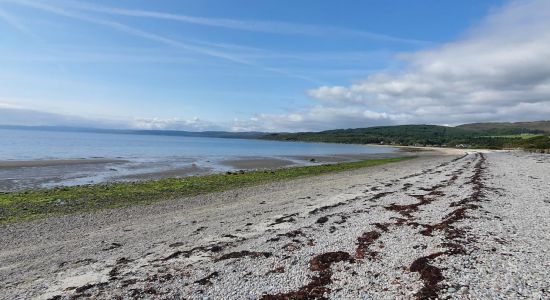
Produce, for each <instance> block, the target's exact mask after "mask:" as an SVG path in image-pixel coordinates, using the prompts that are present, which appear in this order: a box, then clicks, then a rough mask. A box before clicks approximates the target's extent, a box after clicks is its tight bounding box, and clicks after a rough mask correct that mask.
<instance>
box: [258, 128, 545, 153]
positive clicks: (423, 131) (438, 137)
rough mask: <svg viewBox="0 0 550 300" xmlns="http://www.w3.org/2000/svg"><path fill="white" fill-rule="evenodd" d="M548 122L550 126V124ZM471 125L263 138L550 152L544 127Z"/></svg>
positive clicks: (346, 131) (361, 129) (274, 135)
mask: <svg viewBox="0 0 550 300" xmlns="http://www.w3.org/2000/svg"><path fill="white" fill-rule="evenodd" d="M537 123H544V122H537ZM546 123H548V124H550V122H546ZM498 124H508V123H498ZM523 124H525V123H523ZM471 125H472V126H473V127H468V125H463V126H458V127H447V126H437V125H398V126H380V127H368V128H356V129H338V130H327V131H321V132H299V133H273V134H268V135H265V136H263V137H262V138H264V139H269V140H284V141H307V142H328V143H346V144H389V145H407V146H411V145H417V146H443V147H445V146H447V147H456V146H459V147H473V148H493V149H502V148H528V149H550V138H549V137H548V132H547V131H545V130H543V129H541V127H537V129H535V128H528V127H514V126H500V125H499V126H491V125H490V123H486V124H484V125H485V127H482V126H481V125H482V124H481V123H479V124H471ZM474 125H475V126H474ZM524 126H525V125H524Z"/></svg>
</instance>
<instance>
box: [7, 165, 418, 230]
mask: <svg viewBox="0 0 550 300" xmlns="http://www.w3.org/2000/svg"><path fill="white" fill-rule="evenodd" d="M407 159H411V157H400V158H387V159H375V160H362V161H357V162H348V163H339V164H330V165H318V166H306V167H292V168H284V169H276V170H266V171H250V172H244V173H242V172H237V173H231V174H214V175H207V176H192V177H185V178H168V179H161V180H151V181H141V182H133V183H112V184H98V185H83V186H74V187H60V188H53V189H40V190H30V191H23V192H15V193H0V224H9V223H14V222H20V221H25V220H33V219H39V218H45V217H48V216H53V215H64V214H71V213H78V212H86V211H95V210H102V209H109V208H117V207H126V206H131V205H144V204H150V203H154V202H159V201H164V200H171V199H178V198H185V197H192V196H197V195H201V194H207V193H213V192H221V191H227V190H231V189H237V188H242V187H250V186H255V185H259V184H265V183H269V182H275V181H282V180H290V179H294V178H299V177H306V176H317V175H322V174H327V173H331V172H341V171H348V170H355V169H360V168H365V167H373V166H378V165H382V164H387V163H394V162H400V161H403V160H407ZM183 201H184V200H183Z"/></svg>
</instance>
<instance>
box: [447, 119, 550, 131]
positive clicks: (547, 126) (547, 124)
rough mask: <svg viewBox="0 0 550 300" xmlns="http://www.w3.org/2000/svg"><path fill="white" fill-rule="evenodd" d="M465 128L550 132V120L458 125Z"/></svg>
mask: <svg viewBox="0 0 550 300" xmlns="http://www.w3.org/2000/svg"><path fill="white" fill-rule="evenodd" d="M457 127H458V128H463V129H474V130H482V131H490V130H495V131H498V132H500V133H504V132H509V133H510V134H517V133H521V132H525V131H532V132H539V133H546V134H550V121H535V122H517V123H472V124H464V125H460V126H457Z"/></svg>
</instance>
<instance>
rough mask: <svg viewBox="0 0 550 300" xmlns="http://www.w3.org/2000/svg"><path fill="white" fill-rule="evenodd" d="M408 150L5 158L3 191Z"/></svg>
mask: <svg viewBox="0 0 550 300" xmlns="http://www.w3.org/2000/svg"><path fill="white" fill-rule="evenodd" d="M410 155H413V154H412V153H406V152H397V151H396V152H393V153H378V154H371V153H366V154H332V155H295V156H252V157H250V156H244V157H240V156H236V157H226V158H224V157H221V158H193V157H171V158H165V159H164V158H159V159H155V160H143V161H142V160H140V159H137V160H136V159H108V158H89V159H52V160H46V159H42V160H32V161H31V160H25V161H15V160H7V161H6V160H5V161H0V192H18V191H25V190H34V189H43V188H54V187H63V186H78V185H87V184H104V183H117V182H135V181H139V182H141V181H147V180H158V179H164V178H184V177H188V176H200V175H203V176H204V175H210V174H221V173H225V172H235V171H240V170H244V171H253V170H266V169H279V168H284V167H300V166H314V165H320V164H333V163H341V162H354V161H360V160H366V159H381V158H395V157H406V156H410Z"/></svg>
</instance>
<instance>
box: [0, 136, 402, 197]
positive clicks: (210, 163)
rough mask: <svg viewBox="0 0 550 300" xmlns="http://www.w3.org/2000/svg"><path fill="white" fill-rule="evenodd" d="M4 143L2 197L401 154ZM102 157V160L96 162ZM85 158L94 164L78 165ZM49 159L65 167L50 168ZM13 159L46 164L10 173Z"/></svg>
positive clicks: (200, 144) (182, 140)
mask: <svg viewBox="0 0 550 300" xmlns="http://www.w3.org/2000/svg"><path fill="white" fill-rule="evenodd" d="M0 145H1V147H0V191H16V190H24V189H29V188H44V187H53V186H61V185H80V184H92V183H102V182H113V181H132V180H143V179H157V178H165V177H181V176H189V175H202V174H209V173H215V172H224V171H230V170H234V169H237V168H239V167H237V166H235V165H233V166H232V164H231V163H227V162H233V164H234V163H235V161H247V163H246V164H245V165H249V166H254V165H255V166H256V167H250V169H254V168H270V167H275V166H287V165H311V164H316V163H318V162H319V161H321V160H322V159H326V158H327V157H333V158H334V156H339V157H338V159H336V160H333V161H330V160H327V161H326V162H336V161H342V160H343V161H346V160H357V158H356V157H357V156H363V157H364V156H370V155H374V156H376V155H393V152H395V149H393V148H390V147H378V146H363V145H343V144H325V143H301V142H278V141H262V140H249V139H222V138H207V137H181V136H158V135H136V134H115V133H89V132H58V131H33V130H12V129H0ZM346 155H348V156H346ZM310 157H312V158H313V157H316V158H318V161H317V162H310V161H309V158H310ZM97 158H102V159H103V160H101V161H98V162H97V163H89V162H90V160H93V159H97ZM80 159H86V160H85V161H87V162H88V163H87V164H84V163H82V164H81V163H79V162H78V161H77V162H76V163H75V161H74V160H80ZM110 159H112V160H113V161H108V160H110ZM49 160H59V163H54V164H44V161H49ZM63 160H72V161H71V163H68V162H66V161H65V162H64V161H63ZM6 161H35V162H36V161H41V162H42V163H41V164H38V163H35V165H33V163H30V164H29V163H26V164H24V166H20V167H13V166H12V167H6V165H7V164H6V163H4V166H3V165H2V162H6ZM83 161H84V160H83ZM12 164H13V162H12Z"/></svg>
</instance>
